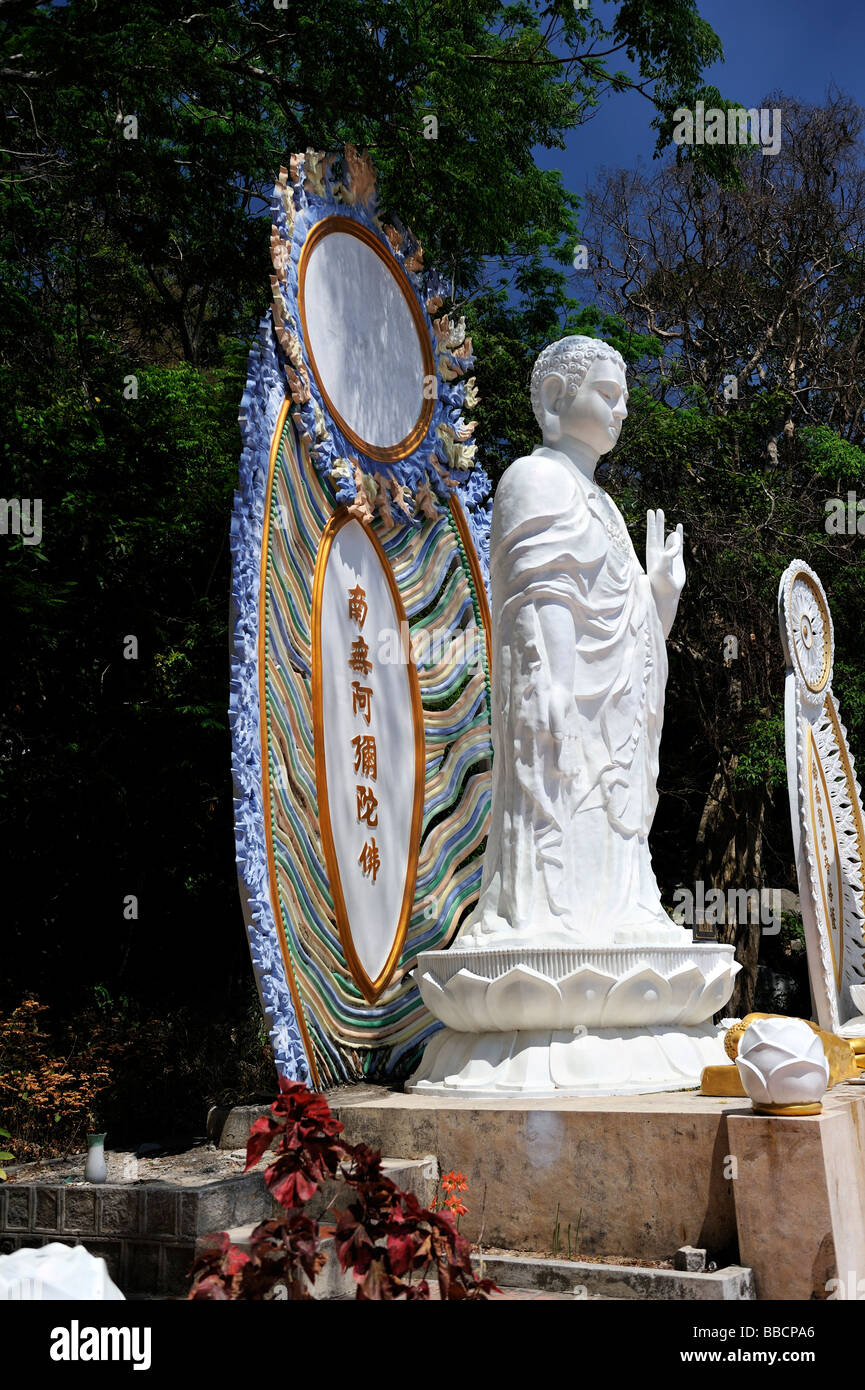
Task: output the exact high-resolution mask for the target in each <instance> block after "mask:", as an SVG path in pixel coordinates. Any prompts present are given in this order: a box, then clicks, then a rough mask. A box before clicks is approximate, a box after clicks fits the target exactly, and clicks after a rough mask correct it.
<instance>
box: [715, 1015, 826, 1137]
mask: <svg viewBox="0 0 865 1390" xmlns="http://www.w3.org/2000/svg"><path fill="white" fill-rule="evenodd" d="M736 1066H737V1067H738V1069H739V1075H740V1077H741V1078H742V1085H743V1086H744V1087H745V1090H746V1091H747V1092H748V1095H749V1096H750V1097H751V1101H752V1103H753V1106H754V1109H755V1110H758V1111H760V1112H762V1113H764V1114H769V1115H778V1114H782V1115H783V1114H788V1115H790V1114H792V1115H816V1114H817V1113H818V1112H819V1111H820V1110H821V1108H822V1106H821V1101H822V1098H823V1096H824V1095H825V1093H826V1088H827V1086H828V1085H829V1063H828V1061H827V1059H826V1053H825V1052H824V1050H823V1044H822V1042H821V1041H820V1038H819V1036H818V1035H817V1034H816V1033H814V1032H812V1030H811V1029H810V1028H809V1027H808V1025H807V1023H805V1022H803V1020H802V1019H801V1018H761V1019H757V1020H756V1022H754V1023H752V1024H751V1025H750V1027H749V1028H747V1029H746V1030H745V1032H744V1033H743V1034H742V1037H741V1040H740V1042H739V1052H738V1055H737V1057H736Z"/></svg>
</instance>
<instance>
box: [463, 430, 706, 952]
mask: <svg viewBox="0 0 865 1390" xmlns="http://www.w3.org/2000/svg"><path fill="white" fill-rule="evenodd" d="M490 568H491V581H492V583H491V587H492V605H491V610H492V638H493V669H492V704H493V759H494V760H493V797H492V812H491V824H490V833H489V838H488V841H487V851H486V856H485V860H484V873H483V880H482V886H481V894H480V898H479V901H478V905H477V907H476V909H475V911H474V913H473V914H472V917H471V918H470V919H469V921H468V922H467V923H466V924H465V926H464V928H463V930H462V931H461V933H460V937H459V939H458V941H457V942H456V943H455V944H456V945H457V946H458V947H459V946H472V945H481V944H492V942H491V940H490V938H491V937H496V938H500V940H498V941H497V942H496V944H501V945H507V944H508V943H509V940H514V939H519V940H521V941H533V942H534V943H536V944H537V945H556V944H562V945H564V944H574V945H576V944H587V945H597V946H601V945H606V944H614V943H615V942H617V941H618V942H620V943H622V942H628V941H648V940H649V939H657V940H658V943H659V944H660V943H661V942H662V941H666V942H669V941H670V940H671V939H672V937H674V936H675V937H676V938H679V937H680V936H681V931H680V929H678V928H676V927H675V926H674V924H673V923H672V922H671V921H670V918H669V917H668V916H667V914H666V913H665V912H664V910H663V908H662V906H661V900H660V894H659V892H658V887H657V882H656V880H655V876H654V873H653V870H652V864H651V858H650V854H649V846H648V834H649V829H650V827H651V824H652V820H653V817H654V814H655V808H656V806H657V800H658V793H657V777H658V751H659V745H660V741H661V730H662V726H663V717H664V690H665V686H666V681H667V653H666V644H665V640H664V633H663V629H662V627H661V622H660V619H659V617H658V613H657V609H656V606H655V601H654V597H653V595H652V590H651V585H650V582H649V579H648V577H647V575H646V573H645V571H644V570H643V567H642V566H641V564H640V562H639V560H638V559H637V556H636V553H635V551H634V548H633V545H632V544H631V541H630V538H629V536H628V532H627V529H626V527H625V524H624V521H623V520H622V517H621V515H620V513H619V512H618V509H617V508H616V507H615V505H614V504H613V503H612V502H611V500H610V499H609V498H608V497H607V496H606V494H605V493H604V492H603V491H602V489H601V488H600V487H599V486H598V485H597V484H596V483H594V482H593V481H591V480H590V479H589V478H587V477H586V476H585V475H584V474H583V473H582V472H581V471H580V470H579V468H578V467H577V466H576V464H575V463H573V462H572V461H571V460H570V459H569V458H568V457H567V456H566V455H564V454H562V453H559V452H558V451H557V450H555V449H551V448H548V447H540V448H537V449H535V451H534V452H533V453H532V454H531V455H529V456H527V457H524V458H520V459H517V460H516V462H515V463H513V464H512V465H511V466H510V468H508V469H507V471H506V472H505V474H504V476H503V478H502V480H501V482H500V484H499V487H498V490H497V492H496V497H495V503H494V507H493V520H492V536H491V567H490Z"/></svg>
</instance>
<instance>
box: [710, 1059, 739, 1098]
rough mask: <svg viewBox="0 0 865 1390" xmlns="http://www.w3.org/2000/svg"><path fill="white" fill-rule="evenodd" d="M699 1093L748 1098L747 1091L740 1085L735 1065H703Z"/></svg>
mask: <svg viewBox="0 0 865 1390" xmlns="http://www.w3.org/2000/svg"><path fill="white" fill-rule="evenodd" d="M700 1095H701V1096H728V1097H729V1096H732V1097H735V1098H736V1099H741V1100H747V1099H748V1092H747V1091H746V1090H745V1087H744V1086H743V1085H742V1078H741V1077H740V1075H739V1068H738V1067H736V1066H730V1067H725V1066H720V1067H704V1068H703V1072H702V1075H701V1077H700Z"/></svg>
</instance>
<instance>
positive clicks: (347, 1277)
mask: <svg viewBox="0 0 865 1390" xmlns="http://www.w3.org/2000/svg"><path fill="white" fill-rule="evenodd" d="M253 1229H254V1228H253V1227H252V1226H235V1227H233V1228H232V1229H231V1230H229V1231H228V1232H227V1235H228V1237H229V1239H230V1241H231V1243H232V1245H236V1246H237V1247H238V1249H239V1250H245V1251H246V1252H247V1253H248V1252H249V1249H250V1238H251V1236H252V1232H253ZM327 1229H328V1228H327V1227H325V1230H327ZM330 1229H332V1228H330ZM206 1248H207V1238H206V1237H205V1236H199V1237H198V1240H197V1241H196V1242H195V1253H196V1256H198V1255H199V1254H201V1252H202V1251H203V1250H205V1249H206ZM320 1249H321V1252H322V1254H323V1255H324V1256H325V1260H326V1263H325V1265H324V1268H323V1269H322V1270H321V1271H320V1272H319V1275H318V1278H317V1279H316V1281H315V1283H314V1284H312V1285H310V1292H311V1293H312V1296H313V1298H317V1299H331V1298H340V1299H345V1298H354V1296H355V1289H356V1287H357V1286H356V1284H355V1281H354V1275H353V1274H352V1272H351V1270H348V1272H347V1273H346V1274H343V1272H342V1270H341V1269H340V1267H339V1260H338V1259H337V1255H336V1248H335V1246H334V1239H333V1236H332V1235H325V1236H324V1238H323V1240H322V1242H321V1247H320ZM280 1295H281V1288H280V1285H278V1284H277V1285H276V1286H275V1290H274V1295H273V1299H274V1302H281V1301H282V1299H281V1296H280ZM283 1296H285V1295H284V1294H283Z"/></svg>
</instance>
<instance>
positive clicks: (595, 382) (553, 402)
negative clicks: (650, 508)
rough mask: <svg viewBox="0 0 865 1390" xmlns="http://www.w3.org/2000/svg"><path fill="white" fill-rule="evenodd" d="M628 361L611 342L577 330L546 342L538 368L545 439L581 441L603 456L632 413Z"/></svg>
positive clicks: (535, 381)
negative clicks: (627, 373) (626, 366)
mask: <svg viewBox="0 0 865 1390" xmlns="http://www.w3.org/2000/svg"><path fill="white" fill-rule="evenodd" d="M627 401H628V386H627V381H626V379H625V363H624V360H623V358H622V357H621V355H620V354H619V353H618V352H616V349H615V348H612V347H610V345H609V343H602V342H600V341H599V340H598V339H597V338H586V337H583V336H582V335H581V334H574V335H572V336H571V337H570V338H560V339H559V341H558V342H556V343H550V345H549V347H545V348H544V350H543V352H542V353H541V355H540V357H539V358H538V360H537V362H536V363H535V366H534V371H533V372H532V409H533V410H534V412H535V418H536V420H537V422H538V424H539V425H540V427H541V432H542V434H543V436H544V443H545V444H548V445H555V444H558V443H560V442H561V441H562V440H563V439H572V440H577V441H579V442H580V443H582V444H584V445H586V446H587V447H588V448H589V449H591V451H592V452H593V453H594V454H595V455H597V457H600V456H601V455H602V454H608V453H609V452H610V450H611V449H612V447H613V445H614V444H615V443H616V441H617V440H618V438H619V435H620V433H621V430H622V421H623V420H624V419H625V417H626V416H627V414H628V409H627Z"/></svg>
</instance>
